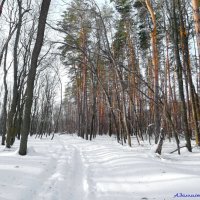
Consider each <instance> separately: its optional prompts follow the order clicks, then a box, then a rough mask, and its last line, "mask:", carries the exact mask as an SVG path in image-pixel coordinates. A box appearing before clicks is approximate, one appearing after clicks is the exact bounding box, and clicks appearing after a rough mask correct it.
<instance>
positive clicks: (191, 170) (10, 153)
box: [0, 135, 200, 200]
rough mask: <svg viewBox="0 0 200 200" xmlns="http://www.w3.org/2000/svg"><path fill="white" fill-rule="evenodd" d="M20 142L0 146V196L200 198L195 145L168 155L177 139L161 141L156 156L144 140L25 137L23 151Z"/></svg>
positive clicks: (46, 199) (6, 199) (31, 199)
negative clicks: (126, 143)
mask: <svg viewBox="0 0 200 200" xmlns="http://www.w3.org/2000/svg"><path fill="white" fill-rule="evenodd" d="M18 146H19V142H16V144H15V145H14V146H13V147H12V148H11V149H6V148H5V147H2V146H1V147H0V200H13V199H15V200H27V199H28V200H140V199H141V200H142V199H143V200H145V199H148V200H151V199H154V200H164V199H165V200H170V199H194V198H195V199H200V196H199V197H198V195H199V193H200V190H199V184H200V170H199V169H200V159H199V158H200V150H199V149H198V148H195V149H194V151H193V153H189V152H187V150H185V149H182V151H181V152H182V154H181V156H179V155H177V154H176V153H174V154H169V152H170V151H172V150H174V149H175V143H173V142H172V143H169V142H167V141H165V143H164V147H163V148H164V149H163V150H164V152H163V155H162V156H158V155H156V154H154V149H155V146H150V145H148V144H146V143H145V142H144V143H143V144H142V145H140V146H139V145H137V144H133V147H132V148H130V147H127V146H121V145H120V144H118V143H117V142H116V140H115V139H114V138H109V137H107V136H101V137H100V136H99V137H97V138H96V139H95V140H93V141H86V140H83V139H81V138H78V137H77V136H75V135H55V137H54V140H51V139H50V138H44V139H35V138H33V137H32V138H29V142H28V146H29V148H28V155H27V156H19V155H18ZM189 195H193V196H190V197H189ZM195 195H196V196H195Z"/></svg>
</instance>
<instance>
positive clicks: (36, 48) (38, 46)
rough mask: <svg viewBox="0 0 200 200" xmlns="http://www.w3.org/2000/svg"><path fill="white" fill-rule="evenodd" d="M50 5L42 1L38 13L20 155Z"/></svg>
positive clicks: (48, 2) (24, 151)
mask: <svg viewBox="0 0 200 200" xmlns="http://www.w3.org/2000/svg"><path fill="white" fill-rule="evenodd" d="M50 3H51V0H43V1H42V6H41V11H40V17H39V23H38V30H37V37H36V42H35V46H34V49H33V53H32V58H31V67H30V70H29V74H28V78H27V88H26V103H25V111H24V119H23V126H22V133H21V141H20V148H19V154H20V155H26V154H27V141H28V135H29V129H30V121H31V107H32V101H33V90H34V82H35V77H36V69H37V63H38V57H39V54H40V51H41V48H42V45H43V40H44V32H45V24H46V20H47V15H48V11H49V6H50Z"/></svg>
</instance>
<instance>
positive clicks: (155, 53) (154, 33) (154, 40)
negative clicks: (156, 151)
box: [145, 0, 160, 144]
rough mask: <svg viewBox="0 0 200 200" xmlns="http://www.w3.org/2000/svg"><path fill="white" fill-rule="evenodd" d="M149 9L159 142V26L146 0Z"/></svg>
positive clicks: (155, 111) (156, 136) (155, 115)
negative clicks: (151, 24) (151, 25)
mask: <svg viewBox="0 0 200 200" xmlns="http://www.w3.org/2000/svg"><path fill="white" fill-rule="evenodd" d="M145 2H146V5H147V8H148V11H149V13H150V15H151V19H152V23H153V31H152V33H151V42H152V49H153V65H154V121H155V143H156V144H157V143H158V138H159V133H160V114H159V100H158V98H159V82H158V78H159V77H158V71H159V60H158V48H157V26H156V16H155V13H154V10H153V8H152V5H151V3H150V1H149V0H146V1H145Z"/></svg>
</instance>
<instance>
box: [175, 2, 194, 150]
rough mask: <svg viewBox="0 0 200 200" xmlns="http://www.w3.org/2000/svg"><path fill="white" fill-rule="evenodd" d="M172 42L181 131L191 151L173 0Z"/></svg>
mask: <svg viewBox="0 0 200 200" xmlns="http://www.w3.org/2000/svg"><path fill="white" fill-rule="evenodd" d="M172 7H173V8H172V9H173V37H172V39H173V43H174V53H175V60H176V67H177V69H176V73H177V78H178V87H179V96H180V100H181V114H182V118H183V131H184V135H185V140H186V146H187V149H188V151H190V152H191V151H192V147H191V141H190V136H191V135H190V132H189V125H188V119H187V108H186V103H185V95H184V88H183V72H182V71H183V69H182V64H181V60H180V53H179V37H178V30H179V28H178V24H177V19H178V17H177V14H176V5H175V2H174V1H173V6H172Z"/></svg>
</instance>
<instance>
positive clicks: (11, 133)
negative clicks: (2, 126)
mask: <svg viewBox="0 0 200 200" xmlns="http://www.w3.org/2000/svg"><path fill="white" fill-rule="evenodd" d="M17 3H18V8H19V22H18V27H17V33H16V38H15V44H14V55H13V57H14V63H13V68H14V83H13V98H12V103H11V109H10V112H9V116H8V131H7V138H6V147H7V148H10V146H11V145H12V143H13V142H14V140H15V134H16V127H15V122H14V115H15V114H16V107H17V103H18V96H19V94H18V84H17V73H18V44H19V38H20V33H21V27H22V17H23V15H22V1H21V0H18V1H17Z"/></svg>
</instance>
